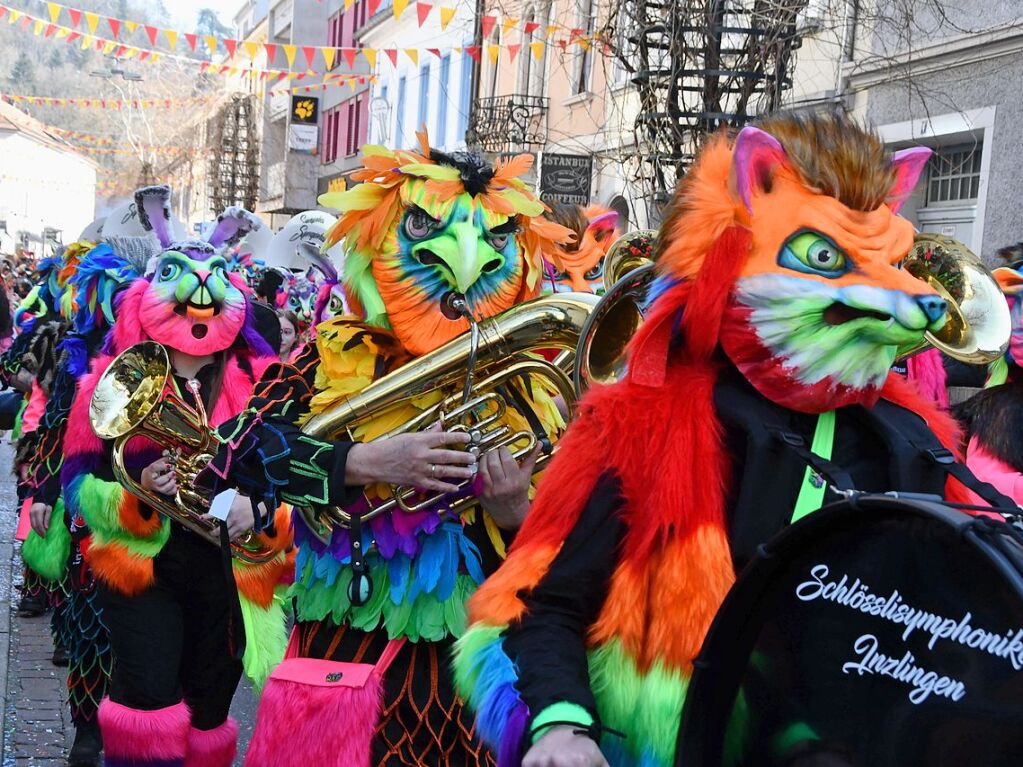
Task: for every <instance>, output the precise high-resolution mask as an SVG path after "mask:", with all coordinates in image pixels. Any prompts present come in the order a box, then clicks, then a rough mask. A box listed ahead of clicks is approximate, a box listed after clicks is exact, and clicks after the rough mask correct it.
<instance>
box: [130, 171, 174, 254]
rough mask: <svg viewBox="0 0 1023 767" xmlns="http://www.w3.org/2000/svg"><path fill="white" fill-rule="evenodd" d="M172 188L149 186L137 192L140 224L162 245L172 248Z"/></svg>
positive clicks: (136, 203)
mask: <svg viewBox="0 0 1023 767" xmlns="http://www.w3.org/2000/svg"><path fill="white" fill-rule="evenodd" d="M170 196H171V191H170V187H169V186H166V185H165V184H161V185H160V186H147V187H144V188H143V189H139V190H138V191H136V192H135V207H136V208H137V209H138V214H139V223H140V224H142V228H143V229H145V230H146V231H147V232H153V233H155V234H156V237H157V239H158V240H160V245H162V246H163V247H165V248H167V247H170V244H171V242H172V241H173V237H172V235H171V230H170Z"/></svg>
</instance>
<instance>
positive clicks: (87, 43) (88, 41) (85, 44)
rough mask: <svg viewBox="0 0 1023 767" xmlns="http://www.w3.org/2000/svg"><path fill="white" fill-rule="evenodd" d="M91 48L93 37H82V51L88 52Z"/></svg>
mask: <svg viewBox="0 0 1023 767" xmlns="http://www.w3.org/2000/svg"><path fill="white" fill-rule="evenodd" d="M91 47H92V36H91V35H82V50H83V51H87V50H88V49H89V48H91Z"/></svg>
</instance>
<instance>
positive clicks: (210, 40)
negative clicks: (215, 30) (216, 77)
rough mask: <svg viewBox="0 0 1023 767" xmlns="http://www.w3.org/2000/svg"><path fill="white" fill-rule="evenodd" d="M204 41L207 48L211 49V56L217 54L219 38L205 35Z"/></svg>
mask: <svg viewBox="0 0 1023 767" xmlns="http://www.w3.org/2000/svg"><path fill="white" fill-rule="evenodd" d="M202 39H203V40H205V41H206V47H207V48H209V49H210V56H212V55H213V54H215V53H216V52H217V38H215V37H214V36H213V35H203V38H202Z"/></svg>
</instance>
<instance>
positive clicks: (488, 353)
mask: <svg viewBox="0 0 1023 767" xmlns="http://www.w3.org/2000/svg"><path fill="white" fill-rule="evenodd" d="M596 303H597V297H596V296H593V295H590V294H588V293H585V294H584V293H558V294H555V295H551V296H544V297H542V298H537V299H534V300H532V301H527V302H526V303H523V304H518V305H517V306H513V307H511V308H510V309H507V310H506V311H504V312H502V313H501V314H499V315H497V316H495V317H491V318H487V319H482V320H479V321H476V320H475V319H474V318H472V316H471V314H470V313H469V311H468V308H467V307H466V305H465V303H464V299H461V298H458V297H454V298H451V297H449V299H448V301H447V307H446V308H448V309H450V310H451V311H450V313H453V314H454V315H455V316H457V315H461V316H463V317H465V318H466V319H468V320H469V322H470V330H469V331H468V332H466V333H463V334H462V335H460V336H459V337H458V338H455V339H453V340H451V341H449V342H448V343H446V344H444V345H443V346H441V347H440V348H438V349H436V350H434V351H433V352H430V353H429V354H425V355H423V356H422V357H419V358H418V359H415V360H413V361H411V362H408V363H406V364H405V365H402V366H401V367H400V368H398V369H397V370H394V371H393V372H391V373H389V374H388V375H385V376H383V377H382V378H380V379H378V380H377V381H375V382H373V383H372V384H370V385H369V386H367V387H366V388H365V389H363V390H362V391H359V392H356V393H355V394H352V395H351V396H350V397H348V398H347V399H346V400H345V401H344V403H342V404H341V405H340V406H339V407H337V408H335V409H334V410H332V411H330V412H328V413H323V414H320V415H317V416H315V417H313V418H311V419H310V420H309V421H308V422H307V423H306V424H305V426H304V427H303V431H304V432H305V433H306V434H309V435H310V436H312V437H315V438H317V439H338V438H340V437H343V436H347V437H348V438H351V434H352V432H353V430H354V429H355V427H356V426H357V425H359V424H362V423H367V422H370V421H372V420H374V419H377V418H380V417H381V416H384V415H386V414H387V413H388V411H389V410H390V409H391V408H393V407H395V406H398V405H401V404H403V403H405V402H407V401H408V400H409V399H411V398H413V397H417V398H418V397H422V396H423V395H424V394H427V393H429V392H437V393H439V395H440V400H439V401H438V402H437V403H436V404H435V405H433V406H431V407H429V408H428V409H426V410H424V411H423V412H422V413H421V414H419V415H418V416H416V417H415V418H412V419H410V420H408V421H406V422H404V423H402V424H401V425H400V426H398V427H397V428H394V429H392V430H391V431H389V432H388V433H387V434H385V435H382V436H381V437H379V439H386V438H388V437H393V436H396V435H398V434H404V433H410V432H418V431H423V430H425V429H427V428H429V427H431V426H433V425H435V424H439V425H440V426H441V428H443V429H445V430H450V431H465V432H468V433H469V435H470V436H471V441H470V443H469V446H468V449H469V450H470V451H471V452H473V453H475V454H476V455H477V456H482V455H484V454H486V453H487V452H490V451H493V450H496V449H498V448H500V447H502V446H507V447H509V449H511V450H512V453H513V455H515V456H516V457H522V456H523V455H525V454H526V453H528V452H529V451H531V450H532V449H533V448H534V447H535V445H536V443H537V441H538V440H539V441H541V442H542V444H543V446H544V447H543V452H542V454H541V456H540V458H539V459H538V460H537V463H536V468H535V471H540V470H541V469H542V468H543V467H544V466H545V465H546V464H547V462H548V461H549V460H550V457H551V454H552V452H553V449H552V447H551V442H552V440H551V437H552V436H553V435H545V434H539V435H538V434H535V433H534V432H533V431H527V430H522V431H518V432H513V431H511V430H510V429H509V427H508V426H507V425H504V424H503V423H502V421H503V416H504V414H505V412H506V410H507V408H509V407H511V408H516V409H520V408H521V407H522V403H520V402H518V401H516V398H515V396H513V394H512V393H511V390H512V389H513V386H514V381H515V379H521V378H523V377H526V376H528V377H530V378H531V379H533V380H537V379H540V380H542V381H545V382H546V383H547V384H548V385H550V386H551V387H552V388H553V389H554V390H555V391H557V392H558V393H559V394H560V396H561V397H562V398H563V399H564V400H565V403H566V405H567V406H568V407H569V408H570V409H571V408H572V406H573V405H574V402H575V392H574V389H573V387H572V383H571V381H570V380H569V377H568V375H567V374H566V373H565V371H564V370H562V369H561V368H560V367H558V365H557V364H554V363H550V362H547V361H546V360H544V359H543V358H540V357H538V356H533V355H530V354H528V352H531V351H540V350H545V349H561V350H572V349H575V348H576V346H577V345H578V341H579V334H580V331H581V329H582V327H583V323H584V322H585V321H586V318H587V316H589V314H590V311H591V310H592V308H593V307H594V305H595V304H596ZM527 420H529V419H528V418H527ZM462 484H463V485H465V484H467V481H466V482H463V483H462ZM441 497H442V496H441V495H440V494H433V495H424V494H422V493H419V492H416V491H415V490H414V489H413V488H409V487H398V486H392V487H391V488H390V497H389V498H387V499H386V500H385V501H384V502H383V503H382V504H380V505H378V506H375V507H373V508H372V509H371V510H370V511H369V512H367V513H366V514H363V515H362V517H361V518H362V519H363V520H368V519H372V518H373V517H375V516H377V515H379V514H384V513H387V512H391V511H395V510H399V509H400V510H403V511H417V510H420V509H425V508H427V507H429V506H431V505H433V504H435V503H436V502H437V501H439V500H440V498H441ZM475 502H476V501H475V498H463V499H461V500H458V501H456V502H454V503H453V504H452V512H453V513H455V514H457V513H458V512H459V511H462V510H464V509H465V508H466V507H468V506H470V505H472V504H474V503H475ZM299 512H300V513H301V514H302V516H303V518H304V519H305V521H306V523H307V524H308V526H309V528H310V530H312V531H313V533H314V534H315V535H317V536H318V537H320V538H321V539H323V540H329V538H330V534H331V532H332V530H333V528H334V527H335V526H342V527H347V526H348V525H349V523H350V522H351V515H350V514H348V513H347V512H345V511H344V510H343V509H338V508H326V509H315V510H314V509H299Z"/></svg>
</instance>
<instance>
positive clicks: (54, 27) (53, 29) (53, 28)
mask: <svg viewBox="0 0 1023 767" xmlns="http://www.w3.org/2000/svg"><path fill="white" fill-rule="evenodd" d="M56 31H57V25H56V24H47V25H46V31H45V32H43V37H53V33H54V32H56Z"/></svg>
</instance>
